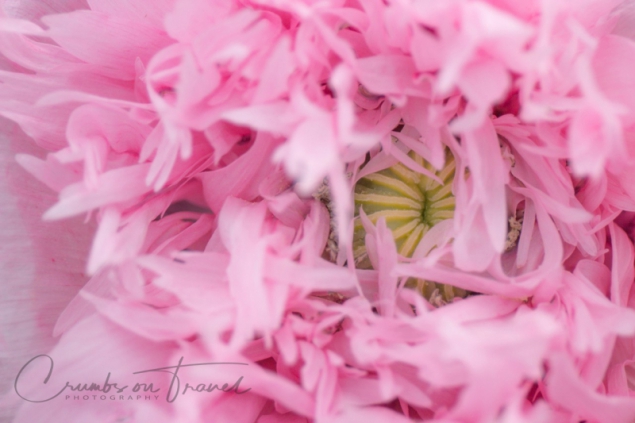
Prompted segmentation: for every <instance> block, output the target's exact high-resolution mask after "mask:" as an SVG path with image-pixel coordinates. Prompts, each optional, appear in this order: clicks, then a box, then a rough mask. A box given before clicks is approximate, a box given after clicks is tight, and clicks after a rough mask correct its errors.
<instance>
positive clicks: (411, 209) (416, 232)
mask: <svg viewBox="0 0 635 423" xmlns="http://www.w3.org/2000/svg"><path fill="white" fill-rule="evenodd" d="M410 157H412V159H413V160H415V161H416V162H417V163H418V164H419V165H421V166H422V167H424V168H425V169H427V170H429V171H430V172H431V173H434V174H436V175H437V176H438V177H439V179H440V180H441V181H442V182H443V183H442V184H440V183H439V182H437V181H435V180H434V179H432V178H430V177H428V176H426V175H423V174H420V173H417V172H414V171H412V170H410V169H409V168H407V167H406V166H404V165H403V164H401V163H398V164H396V165H394V166H392V167H391V168H388V169H385V170H382V171H379V172H377V173H373V174H370V175H368V176H365V177H364V178H362V179H360V180H359V181H358V182H357V184H356V185H355V213H356V217H355V223H354V225H355V226H354V228H355V232H354V237H353V251H354V255H355V260H356V264H357V267H359V268H362V269H370V268H372V265H371V263H370V260H369V258H368V255H367V253H366V245H365V241H364V238H365V235H366V232H365V230H364V227H363V225H362V222H361V220H360V218H359V216H358V214H359V209H360V207H361V208H362V209H363V210H364V213H365V214H366V215H367V216H368V218H369V219H370V221H371V222H372V223H373V224H377V221H378V220H379V219H380V218H381V217H383V218H385V219H386V225H387V226H388V228H389V229H390V230H391V231H392V234H393V237H394V239H395V244H396V245H397V251H398V252H399V254H401V255H402V256H404V257H412V254H413V253H414V252H415V250H416V248H417V246H418V245H419V243H420V242H421V239H422V238H423V237H424V236H425V234H426V233H427V232H428V231H429V230H430V228H432V227H433V226H434V225H436V224H437V223H439V222H441V221H443V220H445V219H450V218H452V217H453V216H454V206H455V199H454V195H453V194H452V181H453V179H454V171H455V169H456V164H455V161H454V156H453V155H452V154H451V153H449V152H448V153H447V155H446V164H445V166H444V167H443V169H441V170H438V171H437V170H436V169H435V168H434V167H432V165H430V164H429V163H427V162H426V161H425V160H423V158H421V157H420V156H419V155H417V154H414V153H412V152H411V153H410ZM406 285H407V286H409V287H411V288H415V289H417V290H418V291H419V292H421V293H422V294H423V295H424V296H425V297H426V298H427V299H428V300H430V301H431V302H434V303H438V304H437V305H441V304H442V303H445V302H448V301H451V300H452V299H453V298H454V297H457V296H458V297H465V296H466V295H467V292H466V291H464V290H462V289H459V288H454V287H451V286H448V285H442V284H438V283H435V282H430V281H424V280H420V279H414V278H412V279H410V280H409V281H408V283H407V284H406Z"/></svg>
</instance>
